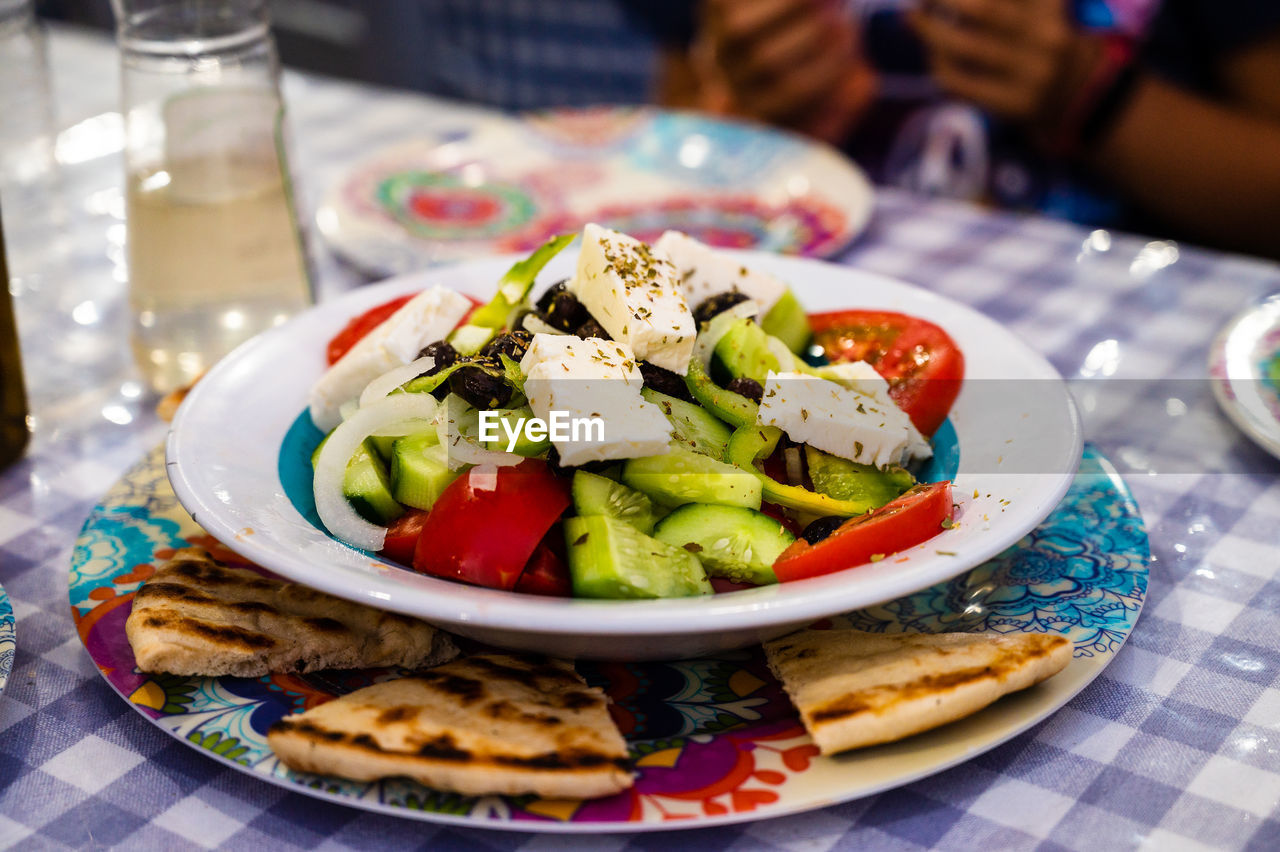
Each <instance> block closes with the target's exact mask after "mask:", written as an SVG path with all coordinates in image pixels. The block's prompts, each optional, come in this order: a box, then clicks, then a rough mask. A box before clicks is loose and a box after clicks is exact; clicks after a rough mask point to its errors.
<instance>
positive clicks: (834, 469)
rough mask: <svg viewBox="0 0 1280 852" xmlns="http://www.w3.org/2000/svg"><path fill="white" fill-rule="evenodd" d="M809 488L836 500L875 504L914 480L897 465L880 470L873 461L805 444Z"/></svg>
mask: <svg viewBox="0 0 1280 852" xmlns="http://www.w3.org/2000/svg"><path fill="white" fill-rule="evenodd" d="M804 452H805V459H806V461H807V462H808V464H809V478H810V479H812V480H813V488H814V490H815V491H820V492H822V493H823V494H829V495H831V496H832V497H835V498H836V499H837V500H856V501H859V502H864V503H873V504H875V505H874V507H873V508H879V507H881V506H883V505H884V504H885V503H888V502H889V501H890V500H894V499H896V498H898V497H899V496H901V495H902V492H904V491H906V490H907V489H908V488H910V487H911V486H913V485H915V484H916V479H915V477H914V476H912V475H911V474H910V473H909V472H908V471H906V470H905V469H903V468H901V467H890V468H885V469H884V470H880V469H879V468H878V467H876V466H875V465H869V464H858V463H857V462H852V461H849V460H848V459H842V458H840V457H839V456H833V455H831V454H830V453H824V452H822V451H821V450H816V449H814V448H813V447H810V446H808V445H806V446H805V448H804Z"/></svg>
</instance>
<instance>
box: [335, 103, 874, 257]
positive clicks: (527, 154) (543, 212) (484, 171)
mask: <svg viewBox="0 0 1280 852" xmlns="http://www.w3.org/2000/svg"><path fill="white" fill-rule="evenodd" d="M872 205H873V195H872V191H871V185H870V184H869V183H868V182H867V180H866V178H865V177H864V176H863V174H862V172H861V171H860V170H859V169H858V167H857V166H855V165H854V164H853V163H851V162H850V161H849V160H848V159H846V158H845V157H843V156H842V155H840V154H839V153H838V152H837V151H835V149H833V148H830V147H827V146H825V145H822V144H819V143H816V142H813V141H810V140H806V139H803V138H801V137H799V136H795V135H792V134H789V133H784V132H781V131H778V130H772V129H769V128H765V127H761V126H756V125H749V124H741V123H736V122H729V121H720V120H713V119H710V118H706V117H702V116H698V115H694V114H692V113H678V112H665V111H662V110H656V109H651V108H636V107H625V108H624V107H607V108H594V109H585V110H557V111H552V112H542V113H532V114H529V115H526V116H524V117H523V118H521V119H506V118H501V119H498V118H495V119H490V120H486V121H483V122H480V123H479V124H477V125H475V126H474V127H473V129H472V130H471V131H470V132H468V133H466V134H465V135H463V136H457V135H454V136H451V137H449V138H448V139H426V140H418V141H415V142H410V143H407V144H401V145H398V146H396V147H393V148H390V149H387V150H384V151H381V152H378V153H376V154H374V155H372V156H370V157H369V158H368V159H366V160H365V161H363V162H362V163H360V164H358V165H357V166H355V167H354V168H353V169H351V170H350V171H349V172H348V173H347V175H346V177H344V178H343V179H342V180H340V181H339V182H338V183H337V185H336V186H335V187H334V188H333V189H332V190H331V191H330V193H329V195H328V197H327V198H326V199H325V202H324V204H323V205H322V206H321V208H320V210H319V211H318V212H317V214H316V223H317V225H318V227H319V229H320V233H321V234H323V235H324V237H325V238H326V239H327V240H328V241H329V243H330V244H331V245H332V246H333V248H334V250H335V251H337V252H338V253H339V254H341V255H343V256H344V257H346V258H347V259H348V260H350V261H351V262H353V263H355V264H356V265H357V266H360V267H363V268H364V269H366V270H368V271H370V272H373V273H376V274H380V275H392V274H396V273H403V272H410V271H414V270H418V269H421V268H422V267H424V266H427V265H430V264H435V263H440V262H443V261H450V260H458V259H461V258H468V257H478V256H490V255H494V254H502V253H506V252H522V251H528V250H530V249H533V248H535V247H537V246H538V245H540V244H541V243H542V242H543V241H544V240H545V239H546V238H547V237H548V236H550V235H552V234H557V233H564V232H567V231H577V230H579V229H581V227H582V225H583V224H584V223H585V222H588V221H595V222H600V223H602V224H606V225H609V226H610V227H613V228H618V229H620V230H623V231H625V232H627V233H629V234H632V235H633V236H636V237H639V238H641V239H645V240H648V239H656V238H657V236H658V235H660V234H661V233H662V231H664V230H666V229H667V228H676V229H679V230H682V231H685V232H687V233H690V234H693V235H694V236H697V237H699V238H701V239H703V240H704V241H706V242H709V243H712V244H714V245H720V246H727V247H731V248H761V249H770V250H773V251H779V252H783V253H787V254H800V255H807V256H811V257H829V256H831V255H832V254H835V253H836V252H838V251H839V250H840V249H842V248H843V247H844V246H845V245H847V244H848V243H849V241H850V240H852V239H853V238H854V237H855V236H857V235H858V234H859V233H860V232H861V231H862V230H863V228H865V227H866V224H867V221H868V219H869V218H870V216H871V208H872Z"/></svg>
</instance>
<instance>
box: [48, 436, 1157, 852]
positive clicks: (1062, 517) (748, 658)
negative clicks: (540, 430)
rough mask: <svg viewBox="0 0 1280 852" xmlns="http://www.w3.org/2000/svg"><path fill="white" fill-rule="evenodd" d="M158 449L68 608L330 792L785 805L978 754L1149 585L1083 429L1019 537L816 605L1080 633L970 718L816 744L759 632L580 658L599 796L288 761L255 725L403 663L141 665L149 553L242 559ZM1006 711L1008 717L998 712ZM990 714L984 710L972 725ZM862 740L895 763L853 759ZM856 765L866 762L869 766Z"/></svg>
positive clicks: (102, 645)
mask: <svg viewBox="0 0 1280 852" xmlns="http://www.w3.org/2000/svg"><path fill="white" fill-rule="evenodd" d="M163 466H164V458H163V452H162V450H160V449H157V450H156V451H154V452H153V453H151V454H149V455H148V456H147V457H146V458H145V459H143V460H142V461H141V462H139V463H138V464H137V465H136V466H135V467H133V468H132V469H131V470H130V471H128V472H127V473H126V474H125V476H124V477H123V478H122V479H121V481H120V482H119V483H118V484H117V485H116V486H115V487H114V488H113V489H112V490H111V491H110V492H109V493H108V494H107V496H106V497H105V498H104V499H103V500H102V502H101V504H100V505H99V506H98V508H97V509H95V510H94V512H93V513H92V514H91V515H90V517H89V519H88V520H87V521H86V523H85V526H84V529H83V531H82V533H81V535H80V537H79V539H78V540H77V542H76V548H75V551H74V555H73V558H72V565H71V572H70V582H69V596H70V601H71V605H72V615H73V617H74V619H75V621H76V625H77V629H78V631H79V634H80V637H81V639H82V641H83V642H84V644H85V647H86V649H87V650H88V652H89V654H90V656H91V657H92V658H93V660H94V662H95V664H96V665H97V666H98V668H99V670H100V671H101V672H102V674H103V676H104V677H105V678H106V679H107V681H108V682H109V683H110V684H111V686H112V687H114V688H115V689H116V691H117V692H119V693H120V694H121V696H123V697H124V698H125V699H127V700H128V701H129V702H130V703H131V704H132V705H133V707H134V708H135V709H136V710H137V711H138V712H140V713H142V714H143V715H144V716H146V717H147V718H148V719H150V720H152V721H153V722H154V723H155V724H157V725H159V726H160V727H161V728H163V729H164V730H165V731H167V732H168V733H170V734H171V735H172V736H175V737H177V738H179V739H182V740H183V741H185V742H186V743H188V744H189V745H190V746H191V747H193V748H197V749H201V750H203V751H205V752H207V753H208V754H210V755H212V756H213V757H215V758H216V759H218V760H221V761H223V762H225V763H227V764H229V765H233V766H235V767H238V768H240V769H242V770H244V771H246V772H250V773H253V774H255V775H257V776H259V777H261V778H263V779H264V780H268V781H272V782H274V783H278V784H282V785H284V786H289V787H292V788H293V789H296V790H299V791H301V792H305V793H308V794H310V795H314V796H319V797H322V798H326V799H328V800H330V801H335V802H341V803H345V804H349V805H353V806H356V807H362V808H367V809H371V810H382V811H387V812H391V813H396V814H399V815H402V816H417V817H419V818H422V819H428V820H432V821H443V822H455V823H461V824H467V825H473V826H486V825H487V826H494V825H496V824H502V825H506V826H508V827H516V826H519V827H523V828H526V829H529V830H583V831H603V830H625V831H632V830H640V829H647V828H663V827H668V828H669V827H687V826H692V825H702V824H707V823H708V822H720V821H737V820H741V819H751V818H758V817H764V816H773V815H779V814H783V813H792V812H796V811H800V810H805V809H808V808H814V807H821V806H824V805H827V804H830V803H832V802H834V801H839V800H841V799H847V798H854V797H856V796H859V795H865V794H867V793H869V792H875V791H876V790H879V789H886V788H888V787H891V786H896V785H897V784H901V783H905V782H906V781H909V780H911V779H912V778H916V777H920V776H921V775H923V774H928V773H929V772H932V771H938V770H940V769H942V768H945V767H946V766H949V765H953V764H954V763H956V762H958V761H959V760H963V759H967V758H968V757H972V756H973V755H974V754H976V753H978V752H979V751H981V750H984V749H985V748H990V747H992V746H994V745H996V744H997V743H999V742H1001V741H1003V740H1004V739H1007V738H1008V737H1009V736H1013V735H1014V734H1016V733H1017V732H1018V731H1020V730H1024V729H1025V728H1026V727H1028V726H1029V725H1030V724H1033V723H1034V722H1036V721H1038V720H1039V719H1042V718H1044V716H1046V715H1048V714H1049V713H1050V712H1052V711H1053V710H1055V709H1057V707H1059V706H1061V704H1062V703H1064V702H1065V701H1066V700H1067V699H1069V698H1070V696H1071V695H1072V694H1074V692H1075V691H1078V690H1079V689H1080V688H1083V686H1084V685H1085V684H1087V683H1088V682H1089V681H1090V680H1092V678H1093V677H1096V675H1097V674H1098V673H1099V672H1100V671H1101V670H1102V667H1103V666H1105V664H1106V663H1107V662H1109V661H1110V659H1111V658H1113V657H1114V655H1115V654H1116V652H1117V651H1118V650H1119V647H1120V644H1121V643H1123V641H1124V639H1125V638H1126V637H1127V635H1128V634H1129V632H1130V630H1132V628H1133V625H1134V623H1135V621H1136V619H1137V617H1138V612H1139V610H1140V609H1141V606H1142V601H1143V596H1144V594H1145V591H1146V579H1147V562H1148V559H1149V551H1148V545H1147V537H1146V533H1145V531H1144V529H1143V526H1142V519H1141V515H1140V514H1139V512H1138V508H1137V506H1136V504H1135V503H1134V502H1133V499H1132V497H1131V496H1130V495H1129V493H1128V490H1127V489H1126V488H1125V486H1124V484H1123V482H1122V481H1121V480H1120V479H1119V477H1118V476H1117V475H1116V474H1115V473H1114V471H1112V470H1111V468H1110V466H1109V464H1108V463H1107V462H1106V460H1105V459H1103V458H1101V457H1100V456H1099V455H1098V454H1097V453H1096V451H1094V450H1092V448H1089V449H1087V450H1086V453H1085V459H1084V463H1083V464H1082V466H1081V470H1080V473H1079V475H1077V477H1076V480H1075V483H1074V485H1073V487H1072V488H1071V490H1070V492H1069V493H1068V495H1067V497H1066V499H1065V500H1064V501H1063V502H1062V504H1061V506H1060V507H1059V508H1058V509H1057V510H1056V511H1055V512H1054V513H1053V514H1052V515H1051V516H1050V517H1049V518H1048V519H1047V520H1046V521H1045V522H1044V523H1043V524H1042V525H1041V526H1040V527H1039V528H1037V529H1036V530H1034V531H1033V532H1032V533H1031V534H1030V535H1028V536H1026V537H1025V538H1024V539H1023V540H1022V541H1020V542H1019V543H1018V544H1017V545H1016V546H1015V547H1013V548H1010V549H1009V550H1008V551H1006V552H1005V553H1003V554H1001V555H1000V556H998V557H997V558H996V559H993V560H991V561H989V562H987V563H985V564H983V565H981V566H979V567H978V568H976V569H974V570H973V571H971V572H969V573H967V574H965V575H962V576H960V577H958V578H956V579H954V580H952V581H950V582H948V583H943V584H940V585H938V586H935V587H932V588H929V589H925V590H923V591H921V592H918V593H916V594H914V595H911V596H908V597H905V598H901V599H899V600H896V601H891V602H889V603H886V604H883V605H881V606H877V607H874V608H872V609H868V610H864V611H861V612H857V613H852V614H849V615H847V616H842V617H840V618H839V619H831V620H829V621H831V622H845V623H847V624H851V625H854V626H857V627H860V628H863V629H868V630H876V631H886V632H901V631H914V630H926V631H938V630H995V631H999V632H1013V631H1032V632H1041V633H1062V634H1064V635H1067V636H1068V637H1070V638H1071V639H1072V641H1073V642H1074V643H1075V655H1076V662H1075V663H1073V664H1072V666H1070V667H1068V672H1071V671H1072V670H1074V674H1073V675H1072V676H1071V677H1072V678H1073V679H1074V680H1073V681H1072V682H1071V683H1069V684H1067V685H1066V686H1065V687H1064V689H1063V690H1062V691H1061V692H1060V693H1059V694H1054V695H1048V694H1047V693H1040V698H1036V697H1035V696H1033V697H1032V699H1030V703H1027V701H1028V699H1025V698H1024V699H1018V698H1017V697H1014V698H1013V699H1012V700H1011V699H1006V700H1005V701H1003V702H999V703H998V704H997V705H993V707H992V708H989V709H988V710H986V711H983V713H980V714H978V715H977V716H975V717H971V719H972V720H978V722H977V724H978V727H979V729H978V730H977V731H976V732H975V731H974V730H971V728H972V726H970V727H965V726H966V725H967V724H969V722H970V721H971V720H965V721H964V722H960V723H955V724H954V725H951V726H947V727H945V728H941V729H937V730H936V731H935V732H932V733H929V734H923V735H919V736H917V737H914V738H911V739H908V740H904V741H902V742H900V743H897V744H892V745H890V746H880V747H877V748H876V749H870V750H865V751H864V752H859V753H856V754H855V755H850V756H842V757H840V758H838V759H829V758H822V757H820V756H819V755H818V751H817V748H816V747H815V746H814V745H813V744H812V742H811V741H810V740H809V738H808V736H807V735H806V734H805V732H804V729H803V727H802V726H801V724H800V722H799V719H798V718H797V716H796V714H795V711H794V709H793V708H792V707H791V704H790V702H789V701H788V699H787V697H786V695H785V693H784V692H783V690H782V688H781V686H780V684H778V682H777V681H776V680H775V679H774V678H773V677H772V675H771V674H770V673H769V670H768V667H767V665H766V664H765V661H764V657H763V655H762V653H761V652H760V651H759V650H758V649H753V650H747V651H741V652H736V653H732V654H724V655H722V656H720V657H719V658H716V659H704V660H692V661H682V662H666V663H599V662H593V663H588V662H580V663H579V664H578V669H579V671H580V672H581V674H582V675H583V676H584V677H585V678H586V679H587V680H588V681H589V682H590V683H592V684H593V685H596V686H600V687H601V688H603V689H604V690H606V691H607V692H608V693H609V695H610V697H611V698H612V700H613V702H614V705H613V709H614V716H615V720H616V721H617V722H618V725H619V727H620V728H621V730H622V731H623V733H624V735H625V736H626V738H627V741H628V743H629V745H630V748H631V756H632V758H633V759H634V760H635V764H636V768H637V770H638V773H639V777H638V779H637V781H636V784H635V787H634V788H633V789H632V790H630V791H627V792H626V793H623V794H620V795H617V796H613V797H609V798H605V799H599V800H594V801H566V800H555V801H551V800H542V799H538V798H536V797H531V796H518V797H500V796H488V797H464V796H459V795H456V794H451V793H445V792H440V791H436V790H430V789H427V788H425V787H422V786H421V785H419V784H416V783H414V782H411V781H408V780H405V779H390V780H385V781H381V782H374V783H362V782H352V781H345V780H342V779H337V778H329V777H320V776H314V775H306V774H301V773H295V772H292V771H290V770H289V769H287V768H286V767H284V766H282V765H281V764H280V763H279V761H278V760H276V758H275V756H274V755H273V754H272V753H271V751H270V749H269V748H268V747H267V744H266V738H265V733H266V731H267V729H268V728H269V727H270V726H271V725H272V724H273V723H274V722H275V721H276V720H277V719H279V718H281V717H282V716H284V715H286V714H289V713H293V712H297V711H300V710H303V709H306V708H309V707H313V706H315V705H317V704H319V703H322V702H324V701H327V700H329V699H330V698H332V697H334V696H336V695H341V694H344V693H346V692H350V691H352V690H354V689H358V688H360V687H362V686H366V685H368V684H370V683H374V682H377V681H380V680H384V679H387V678H392V677H396V676H398V675H399V674H400V673H399V672H396V671H393V670H363V671H351V672H335V671H330V672H320V673H316V674H311V675H273V676H269V677H263V678H231V677H224V678H191V677H176V676H170V675H151V674H145V673H142V672H139V671H137V670H136V667H135V665H134V661H133V654H132V651H131V649H130V647H129V644H128V641H127V640H126V638H125V636H124V620H125V618H126V617H127V615H128V612H129V608H130V602H131V599H132V595H133V592H135V591H136V590H137V588H138V586H139V585H140V584H141V583H142V582H143V581H144V580H145V579H146V578H147V577H149V576H151V574H152V573H153V572H154V571H155V565H156V564H157V563H158V562H159V561H161V560H163V559H165V558H167V557H168V556H170V555H172V553H173V551H174V549H176V548H178V547H181V546H183V545H185V544H194V545H198V546H202V547H206V548H209V549H210V550H211V551H212V552H213V553H214V555H215V556H216V557H217V558H219V559H222V560H224V561H228V562H232V563H239V564H243V563H242V562H241V560H239V558H238V557H237V556H236V555H235V554H234V553H233V552H231V551H230V550H228V549H227V548H225V547H223V546H222V545H221V544H219V543H218V542H216V541H214V540H213V539H212V538H211V537H209V536H208V535H207V534H205V533H204V532H203V530H201V529H200V528H199V527H197V526H196V525H195V523H194V522H193V521H192V520H191V519H190V518H189V517H187V516H186V515H185V514H184V513H183V511H182V509H181V508H180V507H177V506H176V505H175V503H174V501H173V499H172V495H171V494H170V492H169V491H168V486H167V483H166V482H165V481H164V479H163ZM819 626H823V625H819ZM1061 677H1066V673H1064V675H1062V676H1060V678H1061ZM1037 689H1043V688H1037ZM1036 692H1037V690H1030V691H1028V692H1027V693H1022V694H1020V695H1022V696H1027V695H1030V694H1031V693H1036ZM1042 699H1043V700H1042ZM1020 700H1021V701H1022V703H1019V701H1020ZM1037 702H1038V703H1037ZM998 708H999V709H998ZM1002 714H1003V715H1004V716H1007V717H1008V719H1007V720H999V718H998V717H1000V716H1001V715H1002ZM984 720H985V721H986V722H991V721H992V720H996V721H997V722H998V724H991V725H988V726H987V727H988V728H990V730H983V729H981V725H982V724H984ZM949 740H963V742H959V743H954V742H948V741H949ZM940 744H941V745H940ZM895 749H896V750H897V751H895ZM931 749H933V750H935V751H936V758H935V757H933V754H934V752H932V751H930V750H931ZM912 752H915V754H914V756H913V755H912ZM922 754H923V755H924V758H925V759H924V760H923V761H921V760H920V757H921V755H922ZM862 755H870V756H871V759H872V760H873V761H878V762H879V764H884V763H885V762H886V761H888V764H887V765H888V767H889V768H888V769H885V768H883V767H881V768H878V769H871V770H864V769H863V768H860V766H859V763H858V760H859V759H860V758H861V756H862ZM895 761H896V762H895ZM877 765H878V764H877ZM922 767H923V768H922ZM868 771H870V772H871V774H872V775H873V776H875V773H879V775H878V776H875V777H871V778H868V777H867V773H868Z"/></svg>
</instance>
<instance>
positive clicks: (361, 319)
mask: <svg viewBox="0 0 1280 852" xmlns="http://www.w3.org/2000/svg"><path fill="white" fill-rule="evenodd" d="M416 295H417V293H409V294H408V295H406V296H396V297H395V298H394V299H392V300H390V301H388V302H383V303H382V304H381V305H376V306H374V307H372V308H370V309H369V310H367V311H365V312H364V313H362V314H360V315H359V316H358V317H355V318H354V319H352V320H351V321H350V322H348V323H347V324H346V325H345V326H343V328H342V331H340V332H338V333H337V334H335V335H334V336H333V339H332V340H330V341H329V347H328V349H327V350H326V352H325V355H326V357H327V358H328V359H329V365H330V366H333V365H334V364H336V363H337V362H338V359H339V358H341V357H342V356H343V355H346V354H347V352H349V351H350V350H351V347H352V346H355V345H356V344H357V343H359V342H360V340H361V338H363V337H364V336H365V335H366V334H368V333H369V332H371V331H373V330H374V329H375V328H377V327H378V326H380V325H382V324H383V323H384V322H386V321H387V320H388V319H389V318H390V317H391V315H392V314H394V313H395V312H396V311H398V310H400V309H401V308H402V307H404V305H405V303H406V302H408V301H409V300H410V299H412V298H413V297H414V296H416ZM467 298H468V299H471V310H472V311H474V310H475V308H476V305H479V304H480V303H479V302H478V301H476V300H475V299H472V298H471V297H470V296H467ZM470 316H471V314H470V313H468V314H467V316H465V317H463V318H462V322H463V323H465V322H466V321H467V318H468V317H470ZM459 325H461V323H459ZM432 342H434V341H432Z"/></svg>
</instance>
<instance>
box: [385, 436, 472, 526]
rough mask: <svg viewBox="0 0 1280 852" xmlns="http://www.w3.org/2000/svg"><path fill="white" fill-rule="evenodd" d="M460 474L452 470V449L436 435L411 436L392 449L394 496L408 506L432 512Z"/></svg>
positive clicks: (396, 443) (399, 441)
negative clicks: (433, 507)
mask: <svg viewBox="0 0 1280 852" xmlns="http://www.w3.org/2000/svg"><path fill="white" fill-rule="evenodd" d="M459 473H460V471H454V470H449V453H448V449H447V448H446V447H445V446H444V445H443V444H441V443H440V439H439V438H438V437H437V436H436V434H435V432H422V433H420V434H417V435H409V436H407V437H404V438H400V439H399V440H397V441H396V442H395V444H394V445H393V446H392V449H391V483H392V486H391V487H392V494H393V495H394V496H395V498H396V500H398V501H400V502H401V503H404V504H405V505H406V506H413V507H414V508H415V509H430V508H431V507H432V506H434V505H435V502H436V500H438V499H439V498H440V494H441V492H443V491H444V489H445V488H446V487H448V485H449V483H451V482H453V481H454V480H455V479H457V478H458V474H459Z"/></svg>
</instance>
